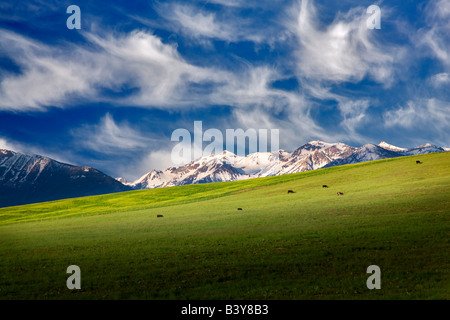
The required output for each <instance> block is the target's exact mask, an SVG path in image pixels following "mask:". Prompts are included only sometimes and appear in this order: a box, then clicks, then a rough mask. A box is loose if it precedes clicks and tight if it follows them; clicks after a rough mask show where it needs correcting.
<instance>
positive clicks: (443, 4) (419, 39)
mask: <svg viewBox="0 0 450 320" xmlns="http://www.w3.org/2000/svg"><path fill="white" fill-rule="evenodd" d="M424 13H425V20H426V22H427V26H426V27H424V28H422V29H420V30H419V32H418V33H417V34H415V35H414V36H413V41H414V43H416V46H418V47H419V48H421V47H422V48H423V47H425V48H427V49H428V50H429V53H430V54H431V55H432V56H433V57H435V58H437V59H438V60H440V61H441V62H442V63H443V64H444V65H445V66H446V67H447V68H449V67H450V54H449V52H450V41H449V38H448V35H449V33H450V1H449V0H432V1H430V2H429V3H427V5H426V7H425V9H424ZM447 70H448V69H447Z"/></svg>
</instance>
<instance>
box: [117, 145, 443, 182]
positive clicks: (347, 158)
mask: <svg viewBox="0 0 450 320" xmlns="http://www.w3.org/2000/svg"><path fill="white" fill-rule="evenodd" d="M446 151H448V150H446V149H445V148H442V147H439V146H436V145H432V144H429V143H427V144H424V145H421V146H418V147H414V148H410V149H406V148H400V147H397V146H394V145H391V144H389V143H387V142H385V141H381V142H380V143H379V144H378V145H375V144H366V145H364V146H362V147H359V148H355V147H351V146H348V145H346V144H344V143H340V142H337V143H328V142H323V141H320V140H313V141H310V142H308V143H306V144H304V145H302V146H301V147H299V148H297V149H295V150H294V151H293V152H292V153H289V152H287V151H285V150H281V149H280V150H278V151H273V152H256V153H252V154H249V155H247V156H238V155H235V154H234V153H232V152H229V151H223V152H221V153H220V154H217V155H209V156H203V157H200V158H198V159H195V160H193V161H191V162H189V163H187V164H185V165H181V166H179V167H170V168H167V169H164V170H152V171H150V172H148V173H146V174H144V175H143V176H141V177H140V178H139V179H137V180H135V181H134V182H127V185H129V186H131V187H133V188H135V189H150V188H158V187H169V186H177V185H184V184H192V183H204V182H222V181H237V180H244V179H251V178H259V177H268V176H275V175H283V174H290V173H297V172H303V171H309V170H315V169H320V168H325V167H332V166H337V165H345V164H351V163H359V162H365V161H372V160H379V159H386V158H395V157H402V156H408V155H415V154H425V153H431V152H446ZM220 162H221V163H220ZM201 173H203V174H201ZM118 179H122V178H118Z"/></svg>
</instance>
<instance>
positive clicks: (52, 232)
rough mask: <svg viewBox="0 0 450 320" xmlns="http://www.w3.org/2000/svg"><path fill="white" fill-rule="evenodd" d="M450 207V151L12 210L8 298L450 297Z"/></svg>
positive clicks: (4, 252)
mask: <svg viewBox="0 0 450 320" xmlns="http://www.w3.org/2000/svg"><path fill="white" fill-rule="evenodd" d="M416 160H420V161H422V162H423V164H421V165H419V164H416V163H415V162H416ZM323 184H326V185H328V186H329V188H322V185H323ZM288 190H294V191H295V193H292V194H288V193H287V191H288ZM338 191H340V192H343V193H344V195H343V196H337V195H336V193H337V192H338ZM237 208H242V210H237ZM449 208H450V153H439V154H429V155H419V156H412V157H402V158H396V159H388V160H379V161H374V162H368V163H360V164H356V165H348V166H341V167H333V168H327V169H320V170H315V171H310V172H305V173H299V174H292V175H286V176H279V177H269V178H262V179H253V180H246V181H240V182H225V183H213V184H204V185H191V186H181V187H172V188H162V189H153V190H140V191H129V192H123V193H117V194H109V195H103V196H95V197H84V198H77V199H67V200H59V201H54V202H47V203H40V204H32V205H25V206H17V207H9V208H2V209H0V257H1V262H0V298H1V299H449V298H450V257H449V254H450V250H449V249H450V246H449V242H450V224H449V222H450V218H449V214H450V209H449ZM157 215H163V216H164V217H163V218H157ZM69 265H78V266H79V267H80V268H81V290H69V289H67V287H66V279H67V278H68V277H69V274H66V269H67V267H68V266H69ZM370 265H378V266H379V267H380V268H381V286H382V287H381V289H380V290H369V289H368V288H367V286H366V280H367V278H368V277H369V276H370V275H369V274H366V269H367V267H368V266H370Z"/></svg>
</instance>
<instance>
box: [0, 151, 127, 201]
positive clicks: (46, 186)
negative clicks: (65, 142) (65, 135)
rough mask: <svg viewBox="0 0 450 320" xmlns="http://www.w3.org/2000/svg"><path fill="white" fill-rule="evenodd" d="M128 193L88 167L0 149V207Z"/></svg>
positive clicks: (109, 178)
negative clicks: (120, 192) (121, 192)
mask: <svg viewBox="0 0 450 320" xmlns="http://www.w3.org/2000/svg"><path fill="white" fill-rule="evenodd" d="M127 190H131V188H130V187H128V186H125V185H123V184H122V183H120V182H118V181H116V180H115V179H113V178H111V177H110V176H107V175H106V174H104V173H102V172H100V171H98V170H96V169H93V168H90V167H82V166H73V165H69V164H65V163H61V162H58V161H56V160H53V159H50V158H47V157H42V156H38V155H27V154H23V153H20V152H14V151H9V150H3V149H0V207H5V206H12V205H19V204H26V203H33V202H43V201H50V200H57V199H64V198H72V197H80V196H88V195H98V194H104V193H112V192H119V191H127Z"/></svg>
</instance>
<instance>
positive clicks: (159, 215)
mask: <svg viewBox="0 0 450 320" xmlns="http://www.w3.org/2000/svg"><path fill="white" fill-rule="evenodd" d="M416 164H423V162H421V161H419V160H417V161H416ZM322 188H328V186H327V185H326V184H324V185H322ZM287 193H288V194H289V193H295V191H294V190H288V192H287ZM336 195H338V196H343V195H344V193H343V192H341V191H338V192H337V193H336ZM237 209H238V210H239V211H241V210H242V208H237ZM156 217H157V218H162V217H163V215H161V214H158V215H157V216H156Z"/></svg>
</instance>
